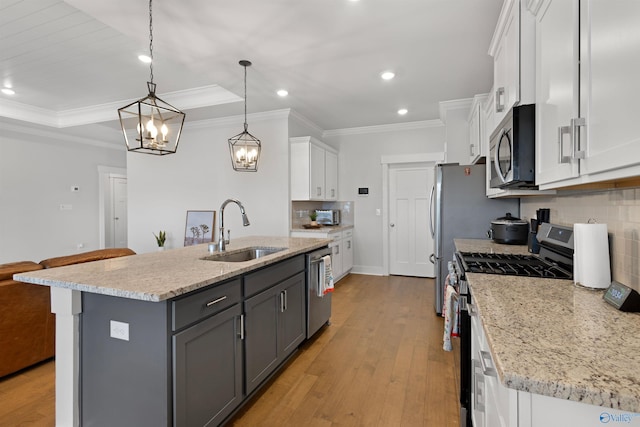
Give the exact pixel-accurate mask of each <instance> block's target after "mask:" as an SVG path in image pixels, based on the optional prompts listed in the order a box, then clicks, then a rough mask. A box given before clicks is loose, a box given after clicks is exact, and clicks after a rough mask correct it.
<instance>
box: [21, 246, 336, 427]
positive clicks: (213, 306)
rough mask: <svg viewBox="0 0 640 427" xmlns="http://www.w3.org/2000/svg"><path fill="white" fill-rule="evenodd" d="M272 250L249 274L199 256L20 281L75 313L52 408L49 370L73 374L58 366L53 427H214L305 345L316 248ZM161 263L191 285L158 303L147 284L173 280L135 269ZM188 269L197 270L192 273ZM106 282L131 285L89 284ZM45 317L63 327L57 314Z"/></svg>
mask: <svg viewBox="0 0 640 427" xmlns="http://www.w3.org/2000/svg"><path fill="white" fill-rule="evenodd" d="M247 239H248V240H247ZM274 239H276V241H275V242H274V243H271V246H278V247H287V250H285V251H282V252H279V253H277V254H274V255H270V256H267V257H265V258H264V259H262V260H254V261H249V262H238V263H222V262H212V261H202V260H201V258H202V257H203V256H204V255H206V249H205V254H202V253H200V252H196V251H197V249H194V248H193V247H191V248H184V249H182V248H181V249H176V250H174V251H165V252H164V253H158V254H143V255H136V256H132V257H128V258H129V259H128V260H120V261H112V262H110V263H102V261H100V262H99V263H102V264H101V265H100V264H98V263H87V265H85V266H84V268H78V267H74V268H73V269H68V270H64V269H65V267H62V268H59V269H52V270H50V271H49V272H43V273H40V274H38V275H37V277H36V274H29V276H28V277H27V275H26V274H25V275H23V276H21V277H20V279H21V280H23V281H29V282H31V283H38V284H41V285H48V286H51V287H52V310H54V311H55V307H54V300H59V299H60V297H59V296H55V295H56V292H54V290H57V291H69V288H71V289H73V291H74V292H75V293H76V296H78V297H79V301H80V304H79V305H78V308H76V309H74V308H71V309H70V310H69V311H71V314H72V315H74V316H76V318H77V323H75V325H76V326H75V327H73V328H72V331H71V332H74V331H75V335H74V334H71V337H72V338H73V337H74V336H75V337H77V338H76V339H71V340H70V341H71V342H73V343H74V344H73V345H72V346H71V348H66V347H63V346H59V347H58V348H59V349H60V350H61V351H60V352H59V353H58V354H57V356H56V387H57V389H56V398H57V399H56V400H57V401H58V400H61V401H62V402H65V401H66V400H65V397H66V396H68V395H67V394H65V389H64V388H60V385H61V382H63V383H68V382H70V381H69V378H70V376H69V375H68V372H67V371H58V368H59V367H58V365H60V368H64V367H68V366H74V364H73V363H70V362H69V360H71V362H73V361H74V360H77V368H75V369H77V375H74V376H72V377H71V378H72V381H71V382H72V385H74V387H72V388H71V390H72V391H73V393H76V394H75V396H77V398H75V399H74V400H73V403H74V406H73V407H70V406H71V404H70V403H69V404H68V405H67V407H61V410H62V414H59V413H58V412H59V407H58V406H57V407H56V423H57V424H58V425H82V426H103V425H109V426H112V425H118V426H136V427H144V426H153V427H157V426H177V427H183V426H188V427H190V426H216V425H219V424H220V423H222V422H223V421H225V420H226V419H228V418H229V417H230V415H232V414H233V413H234V412H235V411H237V410H238V409H239V408H240V406H241V404H242V403H243V402H246V401H247V399H249V398H250V397H251V396H252V395H253V394H254V393H255V392H256V391H257V390H258V389H259V387H260V386H262V385H263V384H265V383H266V382H267V380H268V379H269V378H270V377H271V376H272V375H274V374H275V373H276V372H277V371H278V369H279V368H281V367H283V366H284V364H285V362H286V361H287V359H288V358H289V357H290V356H291V355H292V354H293V353H294V351H295V350H296V349H297V348H298V346H299V345H300V344H301V343H302V342H303V341H304V339H305V331H306V324H305V322H306V300H305V296H306V275H305V269H306V262H305V254H306V253H308V252H311V251H313V250H315V249H318V248H320V247H326V246H327V245H328V240H326V239H296V238H274ZM236 242H237V243H236V245H237V246H236V247H235V248H234V247H231V248H229V249H228V250H229V251H231V250H234V249H237V248H238V247H239V246H241V244H242V243H244V246H245V247H246V246H254V245H256V243H255V242H253V241H252V240H251V239H249V238H242V239H236ZM262 245H264V243H262ZM205 248H206V246H205ZM200 251H202V248H200ZM172 252H174V254H173V255H174V256H173V257H170V255H171V253H172ZM196 253H197V256H196V257H195V258H194V254H196ZM189 260H196V261H197V262H196V261H193V262H192V261H189ZM167 262H169V263H173V264H174V267H176V266H181V267H180V268H182V270H181V271H182V273H183V274H184V275H191V277H189V281H188V283H189V285H187V286H185V285H184V284H185V283H187V281H183V284H182V285H181V286H175V287H173V288H171V290H169V291H168V292H161V291H159V290H157V289H159V288H162V286H159V285H158V284H157V283H156V284H154V283H153V282H154V281H161V282H164V283H165V284H166V283H167V282H168V281H169V280H170V279H171V277H174V278H175V280H178V276H179V275H180V274H179V272H176V271H174V270H172V273H170V274H168V275H163V274H162V272H158V271H155V272H153V273H149V274H146V275H145V273H144V272H143V271H141V270H137V269H136V267H140V268H142V266H144V265H146V264H151V265H152V267H154V268H161V266H166V263H167ZM89 264H94V265H92V266H90V265H89ZM194 266H198V267H201V268H203V269H204V270H207V269H208V270H207V271H204V272H202V271H197V272H195V273H194V272H193V271H192V268H193V267H194ZM166 268H169V267H166ZM176 268H177V267H176ZM54 270H57V271H54ZM136 271H137V273H136ZM213 272H216V273H217V276H212V273H213ZM171 275H173V276H171ZM196 275H198V276H202V277H209V279H206V280H204V281H202V280H200V277H196ZM132 276H136V277H137V280H138V281H139V283H138V285H137V286H138V288H139V289H141V290H142V289H146V290H145V291H144V292H145V293H144V295H143V294H142V293H140V294H138V293H134V292H133V291H132V290H131V289H133V287H134V286H136V285H134V284H133V282H134V281H135V280H133V279H132ZM71 277H76V278H77V279H73V280H76V281H73V280H71V279H70V278H71ZM89 277H92V279H88V278H89ZM98 277H101V278H98ZM125 277H126V279H125ZM211 277H213V278H211ZM116 278H119V279H122V280H124V281H125V282H126V281H129V282H131V283H129V284H127V285H122V284H121V285H112V287H111V288H105V286H104V283H101V281H111V282H112V283H115V281H114V279H116ZM91 281H93V283H92V284H87V283H89V282H91ZM196 282H197V283H196ZM194 283H196V285H193V286H192V284H194ZM145 287H146V288H145ZM59 288H66V289H59ZM148 288H154V289H156V290H155V291H154V292H153V293H152V292H148ZM125 289H126V290H125ZM163 289H165V288H163ZM166 289H169V288H166ZM141 296H142V297H141ZM70 300H71V301H72V300H73V298H70ZM70 306H73V304H70ZM56 312H57V313H61V314H62V316H60V317H59V319H58V320H59V321H61V322H66V320H65V319H67V316H65V314H64V313H62V310H58V311H56ZM74 313H77V314H74ZM72 318H73V317H72ZM63 324H64V325H69V324H68V323H63ZM74 328H75V329H74ZM57 331H61V336H60V338H61V339H60V341H66V340H67V337H65V335H67V336H68V335H69V333H68V331H65V329H62V328H60V326H58V329H57ZM59 344H60V343H59ZM76 344H77V348H76ZM59 362H60V363H59ZM65 377H66V378H65ZM73 382H75V383H76V384H73ZM63 385H66V384H63ZM73 393H70V395H74V394H73ZM59 395H61V396H62V399H58V396H59ZM76 405H77V406H76ZM65 411H66V412H65ZM61 415H62V416H64V418H61ZM61 419H63V420H64V422H60V420H61ZM70 419H71V422H68V421H69V420H70Z"/></svg>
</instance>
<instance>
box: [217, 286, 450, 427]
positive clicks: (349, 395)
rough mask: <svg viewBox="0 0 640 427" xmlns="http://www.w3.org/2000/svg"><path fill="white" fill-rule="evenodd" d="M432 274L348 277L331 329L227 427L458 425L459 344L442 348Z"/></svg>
mask: <svg viewBox="0 0 640 427" xmlns="http://www.w3.org/2000/svg"><path fill="white" fill-rule="evenodd" d="M433 294H434V292H433V280H429V279H418V278H410V277H398V276H390V277H378V276H363V275H351V276H349V277H347V278H346V279H344V280H342V281H341V282H340V283H338V285H337V287H336V291H335V293H334V298H333V315H332V317H331V325H330V326H328V327H325V329H324V330H323V331H321V333H320V334H319V335H317V336H316V337H315V338H314V339H312V340H310V342H307V343H306V344H304V345H303V346H302V347H301V349H300V351H299V352H298V354H297V356H296V357H295V359H294V360H293V361H291V362H290V363H289V366H287V367H286V369H285V370H284V371H283V372H282V373H281V374H280V375H279V376H278V377H276V378H275V379H274V380H273V381H272V383H271V384H270V385H269V387H267V388H266V389H264V391H263V392H262V394H261V395H258V396H256V397H254V399H253V400H252V402H250V403H249V404H247V406H245V408H244V410H243V411H242V412H241V413H239V414H238V416H237V417H236V418H235V419H233V420H232V421H231V422H230V423H229V425H232V426H236V427H241V426H265V427H266V426H300V425H305V426H319V427H324V426H326V427H329V426H438V427H440V426H458V425H459V404H458V390H459V386H458V384H459V382H458V366H459V362H458V360H457V356H458V354H459V353H458V352H457V350H458V349H459V347H458V346H459V343H458V342H457V340H454V344H455V347H454V351H452V352H445V351H443V350H442V334H443V319H442V318H439V317H437V316H436V315H435V312H434V309H433V304H434V303H433V298H434V295H433Z"/></svg>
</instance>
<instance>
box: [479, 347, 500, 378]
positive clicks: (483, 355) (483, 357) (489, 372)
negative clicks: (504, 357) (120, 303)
mask: <svg viewBox="0 0 640 427" xmlns="http://www.w3.org/2000/svg"><path fill="white" fill-rule="evenodd" d="M485 361H491V364H492V365H493V360H492V359H491V353H489V352H488V351H483V350H480V367H481V368H482V373H483V374H484V375H485V376H487V377H496V378H497V377H498V373H497V372H496V369H495V368H494V367H492V366H487V364H486V363H485Z"/></svg>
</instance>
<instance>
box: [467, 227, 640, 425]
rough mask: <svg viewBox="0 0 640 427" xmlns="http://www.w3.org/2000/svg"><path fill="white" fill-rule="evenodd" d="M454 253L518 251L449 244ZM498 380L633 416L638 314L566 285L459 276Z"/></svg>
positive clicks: (639, 402) (638, 399) (639, 386)
mask: <svg viewBox="0 0 640 427" xmlns="http://www.w3.org/2000/svg"><path fill="white" fill-rule="evenodd" d="M455 243H456V248H457V249H458V250H461V251H477V252H482V251H489V250H493V251H494V252H503V253H504V252H509V253H527V251H526V249H527V247H526V246H509V245H497V244H494V243H491V242H490V241H485V240H477V241H474V240H461V239H456V240H455ZM467 280H468V282H469V287H470V289H471V295H472V298H473V300H474V303H475V305H476V306H477V309H478V313H479V315H480V319H481V320H482V323H483V326H484V331H485V334H486V336H487V340H488V342H489V346H490V348H491V353H492V355H493V358H494V363H495V365H496V369H497V371H498V374H499V377H500V381H501V382H502V383H503V384H504V385H505V386H507V387H509V388H512V389H516V390H523V391H527V392H530V393H535V394H541V395H545V396H551V397H556V398H561V399H569V400H575V401H578V402H583V403H587V404H591V405H598V406H603V407H608V408H616V409H620V410H623V411H631V412H640V368H638V367H639V366H640V315H638V314H636V313H623V312H621V311H618V310H616V309H615V308H614V307H612V306H610V305H609V304H607V303H606V302H605V301H603V299H602V296H603V293H604V290H593V289H588V288H584V287H580V286H576V285H574V284H573V282H572V281H569V280H557V279H535V278H526V277H514V276H498V275H490V274H479V273H467Z"/></svg>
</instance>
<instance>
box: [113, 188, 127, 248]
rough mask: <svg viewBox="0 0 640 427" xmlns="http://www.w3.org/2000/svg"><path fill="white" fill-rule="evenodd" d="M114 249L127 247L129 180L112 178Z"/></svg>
mask: <svg viewBox="0 0 640 427" xmlns="http://www.w3.org/2000/svg"><path fill="white" fill-rule="evenodd" d="M110 181H111V195H112V197H111V202H112V212H113V215H112V216H111V218H110V220H111V230H112V232H113V237H112V240H111V242H112V243H113V247H116V248H126V247H127V178H120V177H111V178H110Z"/></svg>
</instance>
